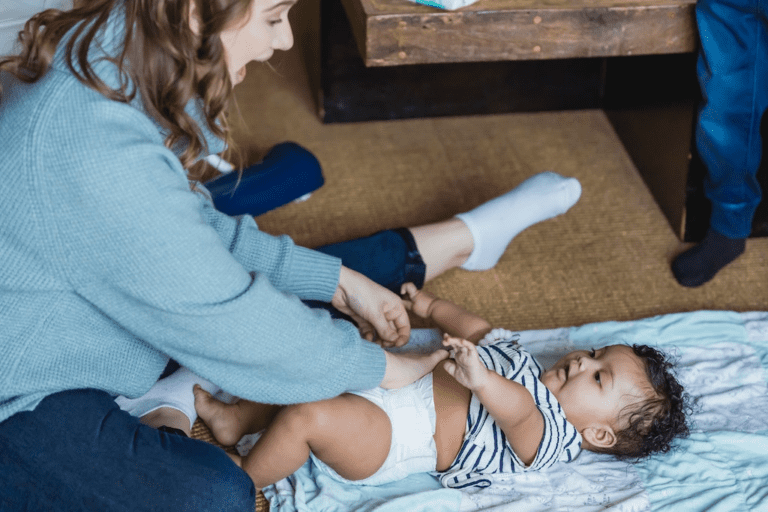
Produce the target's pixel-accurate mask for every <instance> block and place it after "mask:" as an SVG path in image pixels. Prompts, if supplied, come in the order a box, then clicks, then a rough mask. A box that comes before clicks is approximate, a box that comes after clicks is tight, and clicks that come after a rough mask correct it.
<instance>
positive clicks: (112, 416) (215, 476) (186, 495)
mask: <svg viewBox="0 0 768 512" xmlns="http://www.w3.org/2000/svg"><path fill="white" fill-rule="evenodd" d="M0 482H2V484H1V485H0V510H3V511H21V510H25V511H47V510H50V511H56V512H69V511H97V510H98V511H126V512H144V511H171V510H173V511H190V512H191V511H195V512H204V511H211V512H220V511H242V512H253V510H254V508H255V503H256V491H255V488H254V486H253V482H252V481H251V479H250V478H249V477H248V475H247V474H246V473H245V472H244V471H242V470H241V469H240V468H238V467H237V466H236V465H235V463H234V462H232V460H231V459H230V458H229V457H228V456H227V455H226V454H225V453H224V451H223V450H221V449H219V448H217V447H215V446H213V445H211V444H209V443H206V442H204V441H198V440H195V439H189V438H186V437H183V436H178V435H174V434H169V433H165V432H160V431H158V430H155V429H153V428H150V427H147V426H145V425H142V424H140V423H139V421H138V419H137V418H134V417H132V416H130V415H129V414H128V413H126V412H124V411H121V410H120V409H119V408H118V407H117V405H116V404H115V401H114V399H113V398H112V397H111V396H110V395H109V394H107V393H105V392H103V391H97V390H74V391H65V392H61V393H57V394H54V395H51V396H49V397H47V398H46V399H44V400H43V401H42V402H41V403H40V404H39V405H38V406H37V408H36V409H35V410H33V411H28V412H21V413H18V414H16V415H14V416H11V417H10V418H9V419H8V420H6V421H5V422H3V423H0Z"/></svg>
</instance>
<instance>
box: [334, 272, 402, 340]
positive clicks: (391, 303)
mask: <svg viewBox="0 0 768 512" xmlns="http://www.w3.org/2000/svg"><path fill="white" fill-rule="evenodd" d="M331 304H332V305H333V307H335V308H336V309H338V310H339V311H341V312H342V313H344V314H347V315H349V316H350V317H352V319H353V320H354V321H355V322H356V323H357V326H358V328H359V329H360V335H361V336H362V337H363V338H365V339H367V340H368V341H373V340H374V334H378V339H377V342H379V343H380V344H381V345H382V346H383V347H401V346H403V345H405V344H406V343H408V339H409V338H410V335H411V322H410V320H409V319H408V312H407V311H406V310H405V306H403V302H402V301H401V300H400V297H398V296H397V295H395V294H394V293H392V292H391V291H389V290H387V289H386V288H384V287H383V286H381V285H379V284H376V283H374V282H373V281H371V280H370V279H368V278H367V277H365V276H364V275H362V274H360V273H359V272H355V271H354V270H351V269H349V268H347V267H344V266H342V267H341V273H340V275H339V285H338V287H337V288H336V293H334V295H333V299H331Z"/></svg>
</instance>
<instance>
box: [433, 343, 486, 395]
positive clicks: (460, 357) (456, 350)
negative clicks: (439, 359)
mask: <svg viewBox="0 0 768 512" xmlns="http://www.w3.org/2000/svg"><path fill="white" fill-rule="evenodd" d="M443 346H445V347H447V348H448V350H450V357H451V359H453V361H447V362H446V363H445V366H444V368H445V371H447V372H448V373H449V374H450V375H451V377H453V378H454V379H456V382H458V383H459V384H461V385H462V386H464V387H465V388H467V389H469V390H470V391H477V390H478V389H480V388H482V387H483V386H485V385H486V383H487V381H488V368H486V367H485V365H484V364H483V362H482V361H481V360H480V355H479V354H478V353H477V346H475V344H474V343H472V342H471V341H467V340H463V339H461V338H454V337H452V336H449V335H448V334H444V335H443Z"/></svg>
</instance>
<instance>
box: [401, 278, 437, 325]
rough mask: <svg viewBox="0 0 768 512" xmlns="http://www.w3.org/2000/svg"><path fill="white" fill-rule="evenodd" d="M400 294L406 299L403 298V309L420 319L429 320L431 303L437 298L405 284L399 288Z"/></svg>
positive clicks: (409, 284)
mask: <svg viewBox="0 0 768 512" xmlns="http://www.w3.org/2000/svg"><path fill="white" fill-rule="evenodd" d="M400 294H401V295H405V296H406V297H408V298H407V299H406V298H403V304H404V305H405V309H407V310H408V311H413V312H414V314H416V315H417V316H420V317H421V318H429V316H430V313H431V311H430V310H431V308H432V303H433V302H435V300H437V297H435V296H434V295H432V294H431V293H429V292H425V291H424V290H419V289H418V288H416V285H415V284H413V283H405V284H404V285H403V286H401V287H400Z"/></svg>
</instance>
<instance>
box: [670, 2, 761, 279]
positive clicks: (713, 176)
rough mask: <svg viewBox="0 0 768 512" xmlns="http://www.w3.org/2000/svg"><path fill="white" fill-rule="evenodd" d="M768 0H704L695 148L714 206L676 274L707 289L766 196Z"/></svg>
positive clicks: (740, 247)
mask: <svg viewBox="0 0 768 512" xmlns="http://www.w3.org/2000/svg"><path fill="white" fill-rule="evenodd" d="M767 3H768V2H767V1H766V0H699V2H698V3H697V5H696V20H697V23H698V30H699V37H700V39H701V48H700V54H699V60H698V64H697V73H698V77H699V83H700V85H701V91H702V94H703V103H702V106H701V110H700V112H699V117H698V122H697V124H696V134H695V137H696V148H697V149H698V152H699V154H700V156H701V159H702V161H703V162H704V165H705V166H706V168H707V176H706V178H705V181H704V190H705V193H706V196H707V198H709V200H710V202H711V204H712V214H711V217H710V221H709V230H708V231H707V234H706V236H705V238H704V240H703V241H702V242H701V243H700V244H698V245H696V246H695V247H693V248H691V249H689V250H687V251H685V252H683V253H682V254H680V255H679V256H678V257H677V258H676V259H675V260H674V261H673V263H672V271H673V273H674V276H675V278H676V279H677V281H678V282H679V283H680V284H682V285H683V286H688V287H695V286H700V285H702V284H704V283H706V282H708V281H709V280H710V279H712V278H713V277H714V276H715V275H716V274H717V272H719V271H720V269H722V268H723V267H725V266H726V265H728V264H729V263H730V262H732V261H733V260H735V259H736V258H738V257H739V256H740V255H741V254H742V253H743V252H744V249H745V246H746V240H747V238H748V237H749V234H750V231H751V228H752V218H753V217H754V214H755V210H756V209H757V206H758V204H760V199H761V189H760V184H759V183H758V181H757V171H758V168H759V166H760V159H761V157H762V140H761V137H760V121H761V119H762V116H763V113H764V112H765V110H766V108H768V58H767V57H768V15H767V14H766V4H767Z"/></svg>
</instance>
